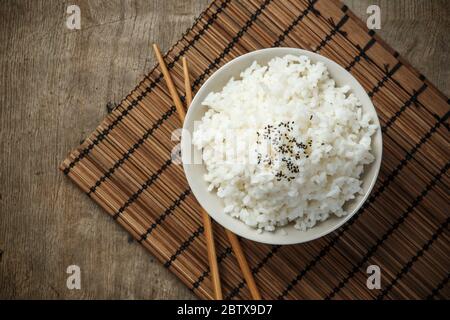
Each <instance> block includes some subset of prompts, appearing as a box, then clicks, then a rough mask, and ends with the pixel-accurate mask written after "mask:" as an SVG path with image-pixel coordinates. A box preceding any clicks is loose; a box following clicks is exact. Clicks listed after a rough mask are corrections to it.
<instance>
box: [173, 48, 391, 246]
mask: <svg viewBox="0 0 450 320" xmlns="http://www.w3.org/2000/svg"><path fill="white" fill-rule="evenodd" d="M268 51H274V52H276V53H278V54H275V55H274V56H273V57H272V58H275V57H276V56H279V57H281V56H285V55H289V54H293V55H306V56H308V57H311V56H312V57H316V58H317V57H319V60H325V61H326V64H332V65H335V67H337V68H338V69H339V72H340V73H343V74H345V75H346V77H350V78H353V79H354V82H355V83H356V85H357V86H359V87H360V88H359V89H360V90H359V91H361V92H362V94H364V95H365V96H366V97H367V99H366V100H367V101H368V106H367V107H369V108H371V109H373V111H374V114H375V115H376V117H375V119H374V120H375V122H376V124H377V126H378V128H377V131H376V132H375V133H374V135H372V139H377V140H379V145H380V146H379V152H378V153H379V155H378V156H377V155H375V160H374V162H373V163H372V164H371V165H375V166H376V167H375V168H374V169H375V171H374V174H373V176H372V177H371V180H370V182H368V188H367V191H366V192H365V194H364V195H363V196H362V197H361V198H360V200H359V202H358V203H357V204H356V206H355V207H354V209H353V210H352V211H351V212H349V213H348V214H347V215H345V216H343V217H338V219H339V221H338V222H337V223H336V224H335V225H333V226H331V227H330V228H327V229H325V230H323V231H322V232H318V233H317V234H315V235H313V236H311V237H310V238H308V239H298V240H294V239H293V238H292V237H287V236H286V237H285V238H286V239H283V240H285V241H268V240H265V239H260V238H258V237H257V236H258V235H259V234H258V233H257V232H256V229H255V232H252V234H244V233H242V232H240V231H239V230H234V229H233V228H232V225H229V224H227V223H226V221H225V220H222V219H220V217H219V216H218V215H217V214H215V213H211V212H209V211H208V210H206V208H205V206H204V205H203V202H204V199H203V198H202V197H198V192H199V190H197V188H196V187H193V185H194V184H193V183H192V180H193V179H194V177H192V176H191V174H190V168H188V166H190V165H189V164H186V163H185V162H184V161H182V164H183V170H184V172H185V176H186V179H187V181H188V184H189V186H190V188H191V191H192V193H193V195H194V196H195V197H196V199H197V201H198V202H199V204H200V206H202V208H203V209H204V210H205V211H206V212H207V213H208V215H209V216H210V217H211V218H212V219H214V220H215V221H216V222H217V223H219V224H220V225H221V226H222V227H224V228H226V229H228V230H230V231H232V232H234V233H235V234H237V235H239V236H241V237H243V238H246V239H249V240H252V241H256V242H259V243H265V244H271V245H290V244H299V243H306V242H309V241H313V240H316V239H318V238H321V237H323V236H325V235H328V234H330V233H332V232H333V231H335V230H336V229H338V228H340V227H341V226H342V225H344V224H345V223H346V222H347V221H349V220H350V219H351V218H352V217H353V216H354V215H355V214H356V213H357V212H358V211H359V210H360V209H361V207H362V206H363V204H364V203H365V202H366V201H367V198H368V197H369V195H370V194H371V192H372V190H373V188H374V186H375V184H376V182H377V179H378V175H379V172H380V168H381V162H382V158H383V136H382V133H381V126H380V122H379V117H378V113H377V110H376V108H375V106H374V105H373V102H372V99H371V98H370V97H369V95H368V94H367V92H366V90H365V89H364V87H363V86H362V85H361V84H360V82H359V81H358V80H357V79H356V78H355V77H354V76H353V75H352V74H351V73H350V72H349V71H347V70H346V69H344V68H343V67H342V66H341V65H339V64H338V63H336V62H335V61H333V60H331V59H329V58H327V57H325V56H322V55H320V54H318V53H315V52H312V51H308V50H305V49H300V48H292V47H277V48H264V49H258V50H254V51H250V52H248V53H245V54H243V55H240V56H238V57H236V58H234V59H232V60H230V61H229V62H227V63H225V64H224V65H223V66H221V67H220V68H219V69H217V70H216V71H215V72H214V73H213V74H212V75H211V76H210V77H209V78H208V79H207V80H206V81H205V82H204V83H203V84H202V86H201V87H200V88H199V90H198V91H197V93H196V94H195V96H194V99H193V100H192V102H191V106H195V105H201V101H198V100H199V99H200V96H201V95H200V94H199V93H200V92H201V91H202V90H204V89H205V88H206V87H207V86H208V84H209V83H211V82H213V81H214V80H215V79H216V78H217V76H218V75H219V74H220V73H221V72H224V70H226V69H227V68H229V67H230V66H231V65H233V64H235V63H239V62H240V61H241V60H244V59H246V58H248V57H249V56H257V55H258V54H261V53H263V52H268ZM272 58H271V59H272ZM256 59H257V58H256V57H255V60H256ZM327 67H328V65H327ZM243 70H244V69H242V71H243ZM230 78H231V76H230ZM350 87H351V89H352V91H353V92H354V91H355V89H356V88H355V87H354V86H352V85H351V86H350ZM193 109H194V108H191V107H190V108H188V110H187V113H186V117H185V121H184V123H183V130H182V135H181V143H180V146H181V152H182V153H183V150H185V149H186V143H183V141H185V139H183V136H184V135H185V134H186V131H189V130H188V129H187V128H186V127H187V126H188V125H187V124H188V123H190V122H191V121H194V120H192V119H191V118H192V116H193V112H194V111H193ZM372 141H373V140H372ZM202 165H203V166H204V164H202ZM205 191H206V192H208V191H207V190H205ZM215 196H216V197H217V195H215ZM222 214H224V215H225V213H222ZM233 219H234V220H235V221H236V222H237V223H242V224H245V223H244V222H243V221H241V220H239V219H237V218H233ZM291 224H292V223H289V224H288V225H286V226H289V225H291ZM284 227H285V226H283V227H277V229H279V228H280V229H281V228H284ZM264 232H270V231H264ZM299 232H301V231H300V230H299ZM289 239H290V240H289Z"/></svg>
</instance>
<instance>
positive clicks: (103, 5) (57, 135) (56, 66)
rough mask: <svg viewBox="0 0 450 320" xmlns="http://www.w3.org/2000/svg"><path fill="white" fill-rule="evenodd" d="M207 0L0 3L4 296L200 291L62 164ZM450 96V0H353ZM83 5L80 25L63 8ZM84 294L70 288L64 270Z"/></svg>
mask: <svg viewBox="0 0 450 320" xmlns="http://www.w3.org/2000/svg"><path fill="white" fill-rule="evenodd" d="M208 2H209V1H208V0H189V1H178V0H170V1H168V0H150V1H149V0H134V1H131V0H130V1H123V0H114V1H100V0H89V1H88V0H76V1H71V2H70V3H69V2H68V1H60V0H52V1H43V0H39V1H36V0H18V1H14V0H6V1H2V4H0V30H1V31H0V106H1V113H0V123H1V124H0V210H1V213H0V298H3V299H17V298H43V299H54V298H74V299H78V298H95V299H110V298H121V299H165V298H177V299H192V298H194V295H193V294H192V293H191V292H189V290H188V289H187V288H186V287H185V286H184V285H183V284H182V283H181V282H179V281H178V280H177V279H176V278H175V276H173V275H172V274H171V273H170V272H169V271H167V270H165V269H164V268H163V267H162V265H160V264H159V263H158V261H156V260H155V259H154V258H153V257H152V256H150V255H149V254H148V253H147V252H146V251H145V250H144V249H143V248H142V247H141V246H139V245H137V244H135V243H134V242H133V241H132V240H131V239H130V238H129V237H128V235H127V233H126V232H125V231H124V230H122V229H121V228H120V227H119V226H118V225H117V224H116V223H114V222H113V221H112V220H111V219H110V218H109V217H108V216H107V215H106V214H104V213H103V212H102V209H101V208H99V207H98V206H97V205H96V204H94V202H93V201H90V200H88V199H87V198H86V197H85V196H84V195H83V194H82V193H81V192H80V191H79V190H78V189H77V188H76V187H75V186H74V185H73V184H72V183H70V182H69V181H68V180H67V179H66V178H64V176H63V175H62V174H61V173H60V172H59V171H58V170H57V167H58V164H59V162H60V161H61V160H62V159H63V158H64V157H65V156H66V154H67V152H68V151H69V150H71V149H73V148H74V147H75V146H76V145H77V144H78V143H79V141H80V140H82V139H83V138H84V137H86V135H87V134H88V133H89V132H90V131H92V130H93V129H94V128H95V127H96V126H97V124H98V123H99V122H100V121H101V119H102V118H103V117H104V116H105V115H106V112H107V108H106V105H107V103H114V102H116V101H120V100H121V98H122V97H123V96H125V95H126V94H127V93H128V92H129V91H130V90H131V89H132V88H134V86H135V85H136V84H137V82H138V81H139V80H140V79H141V78H142V77H143V75H144V74H145V73H146V72H148V71H149V70H150V68H151V67H152V66H153V64H154V55H153V53H152V51H151V49H150V45H151V43H152V42H157V43H159V44H160V46H161V48H162V49H164V50H166V49H167V48H169V47H170V45H172V44H173V43H174V42H175V41H176V40H177V39H178V38H179V37H180V36H181V34H182V32H184V31H185V29H186V28H188V27H189V26H190V25H191V24H192V23H193V21H194V19H195V17H196V16H197V15H198V14H199V13H200V12H201V11H202V9H203V8H205V7H206V5H207V4H208ZM345 3H346V4H347V5H348V6H349V7H350V8H351V9H352V10H353V11H354V12H355V13H356V14H357V15H359V16H360V17H362V18H364V19H366V17H367V14H366V9H367V7H368V5H370V4H373V3H375V4H378V5H379V6H380V7H381V17H382V21H381V23H382V25H381V27H382V29H381V30H379V31H378V33H379V34H380V35H381V36H382V37H383V38H384V39H385V40H386V41H387V43H389V44H390V45H391V46H392V47H393V48H395V49H396V50H397V51H398V52H400V54H401V55H403V56H404V57H406V58H407V59H408V60H409V61H410V62H411V64H412V65H414V66H415V67H417V68H418V70H419V71H420V72H422V73H423V74H424V75H425V76H426V77H427V78H428V79H430V80H431V81H432V82H433V83H435V84H436V85H437V87H438V88H439V89H441V90H442V91H443V92H444V93H445V94H446V95H447V96H449V95H450V86H449V80H450V68H449V62H450V61H449V58H448V54H449V52H450V44H449V43H450V36H449V33H448V31H449V30H450V6H449V3H448V1H446V0H432V1H430V0H398V1H387V0H384V1H381V0H377V1H374V0H346V1H345ZM69 4H77V5H79V7H80V8H81V30H69V29H67V27H66V17H67V14H66V8H67V6H68V5H69ZM72 264H75V265H78V266H79V267H80V268H81V290H69V289H67V287H66V279H67V276H68V274H67V273H66V268H67V266H69V265H72Z"/></svg>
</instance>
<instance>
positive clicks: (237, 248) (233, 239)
mask: <svg viewBox="0 0 450 320" xmlns="http://www.w3.org/2000/svg"><path fill="white" fill-rule="evenodd" d="M182 61H183V73H184V87H185V92H186V102H187V104H186V105H187V108H189V106H190V105H191V102H192V89H191V83H190V81H189V67H188V63H187V59H186V58H185V57H183V58H182ZM202 214H203V221H204V224H205V225H206V224H211V218H210V217H209V215H208V213H206V211H205V210H204V209H203V208H202ZM206 230H207V229H206V227H205V232H206ZM210 230H211V232H212V228H210ZM225 232H226V234H227V236H228V240H229V241H230V244H231V247H232V248H233V252H234V254H235V255H236V259H237V261H238V263H239V266H240V268H241V270H242V273H243V276H244V279H245V281H246V282H247V285H248V288H249V290H250V293H251V295H252V298H253V299H254V300H261V295H260V293H259V290H258V288H257V287H256V283H255V279H254V278H253V274H252V272H251V270H250V267H249V265H248V263H247V259H246V258H245V255H244V252H243V251H242V248H241V244H240V243H239V239H238V237H237V236H236V235H235V234H234V233H233V232H231V231H230V230H227V229H225ZM211 238H212V234H211ZM213 245H214V243H213ZM213 250H214V259H215V256H216V255H215V249H214V248H213ZM209 253H210V252H208V254H209ZM217 274H218V273H217Z"/></svg>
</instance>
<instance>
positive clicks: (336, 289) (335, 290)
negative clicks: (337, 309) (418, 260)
mask: <svg viewBox="0 0 450 320" xmlns="http://www.w3.org/2000/svg"><path fill="white" fill-rule="evenodd" d="M449 167H450V163H447V164H446V165H445V166H444V167H443V168H442V169H441V170H440V171H439V173H438V174H437V175H435V176H434V177H433V179H432V180H431V182H430V183H428V185H427V186H426V187H425V189H423V190H422V192H421V193H420V194H419V195H418V196H417V197H416V198H415V199H414V201H413V202H412V203H411V205H410V206H408V208H407V209H406V211H405V212H403V214H402V215H401V216H400V217H399V218H398V219H397V220H396V221H395V223H394V224H393V225H392V226H391V227H390V228H389V229H388V231H386V232H385V233H384V234H383V236H382V237H381V238H380V239H378V240H377V242H376V243H375V244H374V245H373V246H372V247H371V248H370V249H369V250H368V251H367V252H366V254H365V255H364V257H363V258H362V259H361V260H360V261H359V262H358V263H357V264H356V265H355V266H354V267H353V269H352V270H351V271H350V273H349V274H348V275H347V276H346V277H345V278H344V279H343V280H342V281H341V282H339V284H338V285H337V286H336V287H334V288H333V290H332V291H331V292H330V293H329V294H328V295H327V296H326V297H325V299H332V298H333V297H334V296H335V295H336V294H337V293H338V292H339V291H340V290H341V289H342V288H344V286H345V284H346V283H347V282H348V281H349V280H350V279H351V278H352V277H353V276H354V275H355V274H356V273H357V272H358V271H359V270H360V268H361V267H362V266H363V265H364V264H365V263H366V262H367V261H368V260H369V259H370V257H372V255H373V254H374V253H375V251H377V249H378V247H379V246H381V245H382V244H383V242H384V241H386V240H387V239H388V238H389V236H391V235H392V234H393V233H394V231H395V230H397V228H398V227H399V226H400V225H401V224H402V223H403V222H404V221H405V220H406V219H407V218H408V216H409V215H410V214H411V213H412V212H413V210H414V209H415V208H416V207H417V206H418V205H419V204H420V202H421V201H422V200H423V199H424V198H425V196H426V195H427V194H428V192H430V191H431V189H432V188H433V187H434V186H435V185H436V184H437V183H438V182H439V180H440V179H441V177H442V175H443V174H445V173H446V172H447V170H448V168H449ZM407 266H408V264H407V265H406V266H405V267H407ZM407 270H408V268H407V269H406V271H407ZM402 271H403V270H402ZM406 271H405V272H406ZM394 280H395V279H394Z"/></svg>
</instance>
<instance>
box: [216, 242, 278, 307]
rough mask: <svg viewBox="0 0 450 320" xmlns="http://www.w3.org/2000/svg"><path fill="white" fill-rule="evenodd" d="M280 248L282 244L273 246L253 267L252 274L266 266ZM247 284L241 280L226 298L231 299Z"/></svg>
mask: <svg viewBox="0 0 450 320" xmlns="http://www.w3.org/2000/svg"><path fill="white" fill-rule="evenodd" d="M280 248H281V246H280V245H276V246H273V247H272V249H271V250H270V251H269V253H267V255H266V256H265V257H264V258H263V259H262V260H261V261H260V262H259V263H258V264H257V265H256V266H255V267H254V268H252V274H253V275H256V274H257V273H258V272H259V270H261V269H262V267H264V265H265V264H266V263H267V262H268V261H269V260H270V258H272V257H273V256H274V255H275V254H276V253H277V251H278V249H280ZM245 284H246V283H245V281H244V280H242V281H241V282H239V284H238V285H237V286H236V287H234V288H233V289H231V291H230V292H229V293H228V295H226V296H225V300H230V299H232V298H234V297H235V296H237V295H238V294H239V291H241V290H242V289H243V288H244V287H245Z"/></svg>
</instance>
